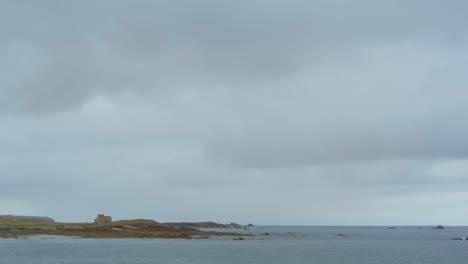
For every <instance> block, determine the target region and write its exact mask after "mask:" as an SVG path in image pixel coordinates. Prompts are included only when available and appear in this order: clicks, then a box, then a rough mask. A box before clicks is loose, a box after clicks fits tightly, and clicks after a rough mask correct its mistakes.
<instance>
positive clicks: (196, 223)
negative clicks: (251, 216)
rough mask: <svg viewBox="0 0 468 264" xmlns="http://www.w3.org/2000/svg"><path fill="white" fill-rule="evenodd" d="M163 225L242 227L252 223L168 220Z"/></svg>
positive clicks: (250, 225)
mask: <svg viewBox="0 0 468 264" xmlns="http://www.w3.org/2000/svg"><path fill="white" fill-rule="evenodd" d="M162 224H163V225H168V226H173V227H192V228H244V227H253V226H254V225H253V224H248V225H246V226H243V225H240V224H237V223H233V222H231V223H229V224H219V223H215V222H168V223H162Z"/></svg>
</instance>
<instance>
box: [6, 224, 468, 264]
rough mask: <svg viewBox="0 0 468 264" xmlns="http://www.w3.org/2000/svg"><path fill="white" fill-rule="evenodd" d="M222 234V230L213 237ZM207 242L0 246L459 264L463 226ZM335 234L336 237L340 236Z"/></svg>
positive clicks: (299, 262) (28, 260) (89, 259)
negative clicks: (440, 228)
mask: <svg viewBox="0 0 468 264" xmlns="http://www.w3.org/2000/svg"><path fill="white" fill-rule="evenodd" d="M220 231H225V230H220ZM228 231H231V232H232V231H236V232H248V233H252V234H253V236H242V237H243V238H245V240H233V237H211V238H209V239H192V240H183V239H176V240H172V239H80V238H65V237H49V236H36V237H25V238H20V239H0V263H2V264H3V263H8V264H32V263H34V264H98V263H99V264H110V263H112V264H120V263H121V264H133V263H135V264H150V263H151V264H155V263H161V264H162V263H171V264H187V263H191V264H210V263H213V264H241V263H242V264H247V263H252V264H253V263H256V264H257V263H265V264H267V263H268V264H275V263H278V264H280V263H281V264H294V263H296V264H322V263H323V264H436V263H437V264H441V263H444V264H467V263H468V241H463V240H453V238H459V237H465V236H468V227H446V229H443V230H437V229H432V227H427V226H425V227H416V226H407V227H395V228H389V227H318V226H256V227H255V228H252V229H248V230H242V229H229V230H228ZM340 234H341V235H340Z"/></svg>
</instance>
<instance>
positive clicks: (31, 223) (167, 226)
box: [0, 215, 246, 239]
mask: <svg viewBox="0 0 468 264" xmlns="http://www.w3.org/2000/svg"><path fill="white" fill-rule="evenodd" d="M231 224H232V223H231ZM231 224H227V225H223V224H218V223H215V222H199V223H189V222H183V223H158V222H156V221H154V220H151V219H131V220H120V221H112V218H111V217H110V216H105V215H98V216H97V217H96V219H95V220H94V223H58V222H55V221H54V220H53V219H52V218H49V217H37V216H14V215H3V216H0V238H19V237H27V236H34V235H50V236H67V237H80V238H179V239H180V238H182V239H193V238H208V237H210V236H239V235H243V236H245V235H246V234H239V233H234V232H214V231H204V230H199V229H197V228H229V227H231ZM236 225H237V224H236ZM238 226H240V225H238ZM240 227H241V226H240Z"/></svg>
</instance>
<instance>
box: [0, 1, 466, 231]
mask: <svg viewBox="0 0 468 264" xmlns="http://www.w3.org/2000/svg"><path fill="white" fill-rule="evenodd" d="M467 7H468V6H467V4H466V3H465V2H464V1H455V0H454V1H445V2H443V3H442V2H440V1H422V0H413V1H392V2H383V1H364V0H362V1H248V2H242V3H239V2H234V1H196V2H194V1H143V0H141V1H73V2H63V1H41V2H35V1H4V2H2V3H1V4H0V40H1V41H0V175H1V176H0V197H1V198H2V199H1V201H0V205H1V207H2V208H4V210H8V212H5V213H18V214H39V215H50V216H53V217H56V218H58V219H59V220H62V221H86V220H90V218H91V217H92V216H93V215H94V214H96V213H97V212H103V211H104V212H103V213H107V214H111V215H113V216H115V218H128V217H148V218H155V219H157V220H161V221H176V220H181V221H182V220H183V221H190V220H195V221H202V220H216V221H220V222H229V221H240V222H246V223H247V222H251V221H253V222H263V223H271V224H275V223H289V224H294V223H296V224H376V223H377V224H398V223H401V224H411V223H413V224H424V223H427V224H432V222H430V221H433V222H439V221H440V222H442V221H441V220H443V215H454V214H457V216H459V217H458V218H457V220H454V219H453V218H450V219H448V218H446V219H445V220H447V221H446V222H447V223H462V222H463V221H465V222H466V221H468V219H467V218H466V216H463V215H460V214H459V213H458V210H459V208H458V207H457V206H455V205H454V201H456V203H458V204H463V203H466V202H467V201H468V197H467V196H466V195H465V194H463V191H464V189H466V185H467V184H468V182H467V181H466V179H465V177H464V175H465V174H466V172H467V168H468V167H467V166H466V159H467V156H468V152H467V149H468V145H467V144H468V143H467V141H466V139H465V135H466V134H467V132H468V126H466V125H465V124H466V120H467V119H468V116H467V113H468V108H467V107H466V106H465V105H466V103H465V101H466V99H465V98H467V96H468V92H467V91H466V89H465V88H464V84H465V83H466V77H465V72H464V69H465V68H466V63H467V54H468V53H467V51H468V50H467V49H466V41H467V36H468V35H467V30H466V29H465V27H464V25H466V24H467V22H468V21H466V20H467V19H468V16H466V13H467V11H468V10H467ZM63 197H66V199H64V198H63ZM434 206H437V207H438V208H442V209H441V212H440V214H438V216H434V215H433V214H432V208H433V207H434ZM382 208H384V209H382ZM415 208H417V209H418V210H415ZM260 209H261V210H260ZM279 209H281V210H282V211H281V212H282V213H281V215H278V210H279ZM415 211H417V212H418V214H415V213H414V212H415ZM402 213H403V214H404V215H405V218H404V219H403V218H401V215H402ZM343 215H346V217H345V218H343ZM399 215H400V217H399ZM272 219H274V220H272ZM429 222H430V223H429Z"/></svg>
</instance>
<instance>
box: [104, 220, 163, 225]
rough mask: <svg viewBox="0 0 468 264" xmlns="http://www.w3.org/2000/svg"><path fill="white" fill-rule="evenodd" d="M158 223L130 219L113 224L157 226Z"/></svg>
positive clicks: (113, 223)
mask: <svg viewBox="0 0 468 264" xmlns="http://www.w3.org/2000/svg"><path fill="white" fill-rule="evenodd" d="M157 224H159V223H158V222H156V221H154V220H151V219H130V220H119V221H114V222H112V225H157Z"/></svg>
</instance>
